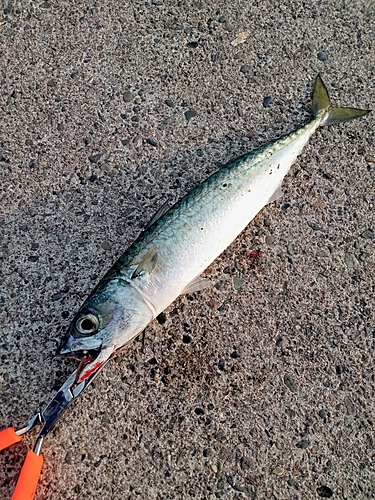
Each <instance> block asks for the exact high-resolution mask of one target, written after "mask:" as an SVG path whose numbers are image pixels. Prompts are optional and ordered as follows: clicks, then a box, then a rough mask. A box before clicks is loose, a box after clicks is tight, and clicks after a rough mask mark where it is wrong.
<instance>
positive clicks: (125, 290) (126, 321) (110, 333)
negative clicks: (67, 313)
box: [58, 279, 153, 382]
mask: <svg viewBox="0 0 375 500" xmlns="http://www.w3.org/2000/svg"><path fill="white" fill-rule="evenodd" d="M152 319H153V314H152V312H151V309H150V308H149V307H148V305H147V303H146V302H145V300H144V299H143V297H142V296H141V295H140V293H139V292H138V291H137V290H136V289H135V288H134V287H133V286H131V284H129V283H127V282H125V281H122V280H119V279H117V280H113V281H110V282H109V283H107V284H106V285H105V286H102V287H100V288H99V289H97V290H96V291H94V293H93V294H92V295H91V296H90V297H89V298H88V299H87V300H86V302H85V303H84V304H83V305H82V307H81V308H80V310H79V311H78V313H77V314H76V315H75V317H74V319H73V321H72V323H71V324H70V326H69V329H68V331H67V333H66V335H65V337H64V339H63V341H62V344H61V346H60V348H59V351H58V354H59V355H64V356H67V357H72V358H75V359H79V360H80V361H81V368H80V373H79V377H78V381H79V382H82V381H83V380H85V379H86V378H87V377H89V376H90V375H91V374H92V373H94V372H95V371H96V370H98V369H99V368H100V367H101V366H102V365H103V363H104V362H105V361H107V359H109V358H110V357H111V356H112V355H113V354H114V353H115V352H116V351H118V350H119V349H121V348H122V347H123V346H124V345H126V344H127V343H128V342H129V341H130V340H132V339H133V338H134V337H135V336H136V335H137V334H138V333H140V332H141V331H142V330H143V329H144V328H145V327H146V326H147V324H148V323H149V322H150V321H151V320H152Z"/></svg>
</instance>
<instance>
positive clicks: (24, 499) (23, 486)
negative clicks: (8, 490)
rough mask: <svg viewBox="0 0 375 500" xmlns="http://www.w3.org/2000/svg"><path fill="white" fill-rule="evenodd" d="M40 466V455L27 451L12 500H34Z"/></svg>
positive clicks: (41, 461)
mask: <svg viewBox="0 0 375 500" xmlns="http://www.w3.org/2000/svg"><path fill="white" fill-rule="evenodd" d="M42 465H43V457H42V455H36V454H35V453H34V452H33V451H32V450H29V451H28V452H27V455H26V460H25V463H24V464H23V467H22V470H21V474H20V477H19V478H18V481H17V485H16V489H15V490H14V493H13V496H12V500H32V499H33V498H34V495H35V490H36V487H37V485H38V481H39V476H40V471H41V470H42Z"/></svg>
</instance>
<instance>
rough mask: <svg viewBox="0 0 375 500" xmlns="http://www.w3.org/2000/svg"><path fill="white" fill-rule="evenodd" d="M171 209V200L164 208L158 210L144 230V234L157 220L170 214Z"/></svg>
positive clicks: (166, 202)
mask: <svg viewBox="0 0 375 500" xmlns="http://www.w3.org/2000/svg"><path fill="white" fill-rule="evenodd" d="M168 209H169V200H167V201H165V202H164V203H163V204H162V206H161V207H160V208H159V209H158V210H157V212H156V213H155V215H153V216H152V218H151V220H150V221H149V222H148V223H147V224H146V227H145V228H144V230H143V232H145V231H147V230H148V229H150V227H151V226H152V224H154V223H155V222H156V221H157V220H159V219H161V218H162V217H163V215H164V214H165V213H166V212H168Z"/></svg>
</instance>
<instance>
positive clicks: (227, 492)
mask: <svg viewBox="0 0 375 500" xmlns="http://www.w3.org/2000/svg"><path fill="white" fill-rule="evenodd" d="M1 18H2V20H1V24H0V26H1V28H0V36H1V40H0V70H1V74H0V80H1V87H0V88H1V104H0V109H1V119H0V196H1V206H0V210H1V217H0V257H1V280H0V324H1V336H0V359H1V364H0V390H1V396H0V398H1V399H0V425H1V428H6V427H7V426H10V425H13V426H16V427H19V426H21V425H24V423H25V421H26V420H27V419H28V418H29V417H30V416H31V415H32V414H33V413H35V412H36V411H38V410H39V409H40V408H41V407H42V405H43V404H44V403H45V402H47V401H48V399H49V398H50V397H51V395H52V394H53V391H54V390H56V389H57V388H58V387H59V386H60V385H61V383H62V382H63V381H64V379H65V378H66V377H67V376H68V375H69V374H70V373H71V372H72V370H73V369H74V368H75V367H76V365H77V363H76V362H74V361H72V360H65V359H62V358H59V357H56V356H55V353H56V348H57V345H58V343H59V341H60V339H61V337H62V336H63V335H64V332H65V331H66V329H67V327H68V325H69V322H70V321H71V319H72V318H73V316H74V314H75V312H76V311H77V309H78V308H79V306H80V304H81V303H82V301H83V300H84V299H85V297H87V295H88V294H89V293H90V291H91V290H92V289H93V287H94V286H95V284H96V283H97V282H98V281H99V280H100V277H101V276H103V274H104V273H105V271H106V270H107V269H109V267H110V266H111V265H112V264H113V263H114V261H115V260H116V258H117V257H119V256H120V255H121V253H122V252H123V251H124V249H125V248H126V247H127V246H128V244H129V243H131V242H132V241H133V240H134V238H136V236H137V235H138V234H139V232H140V230H141V229H142V228H143V227H144V226H145V224H146V223H147V221H148V220H149V219H150V216H151V215H152V214H153V213H154V212H156V211H157V209H158V208H159V207H160V206H161V205H162V204H163V203H164V202H165V201H166V200H168V199H169V200H170V202H173V201H176V200H178V199H179V198H180V197H182V196H183V195H184V194H186V193H187V192H188V191H189V190H190V189H191V188H192V187H193V186H196V185H197V184H198V183H199V182H201V181H202V180H204V179H205V178H206V177H207V176H208V175H209V174H210V173H211V172H213V171H215V170H216V169H217V168H218V167H219V166H220V165H221V164H223V163H225V162H226V161H228V160H229V159H231V158H232V157H234V156H237V155H239V154H241V153H243V152H246V151H249V150H251V149H253V148H255V147H257V146H259V145H261V144H265V143H267V142H268V141H269V140H272V139H274V138H276V137H278V136H280V135H281V134H285V133H288V132H290V131H292V130H293V129H295V128H298V127H300V126H301V125H303V124H304V123H306V121H307V120H308V119H309V105H310V97H311V88H312V84H313V81H314V79H315V77H316V75H317V73H321V75H322V77H323V79H324V81H325V83H326V85H327V87H328V89H329V92H330V96H331V99H332V102H333V103H335V104H340V105H342V106H354V107H361V108H371V107H374V97H375V80H374V75H375V44H374V27H375V13H374V4H373V2H370V1H366V0H362V1H361V0H358V1H356V2H345V1H342V2H336V1H333V0H328V1H327V2H318V1H316V0H315V1H311V2H302V1H301V0H292V1H291V2H282V3H280V2H278V1H270V0H265V1H260V0H259V1H253V2H239V1H233V2H224V1H215V2H214V1H205V2H204V1H199V0H198V1H192V0H179V1H178V0H166V1H162V0H145V1H141V0H129V1H127V2H115V1H108V0H102V1H95V0H92V1H89V0H75V1H58V2H57V1H55V0H50V1H42V2H35V1H30V0H27V1H26V0H25V1H23V0H18V1H17V0H14V1H12V0H9V1H8V2H7V1H5V2H4V1H3V2H2V13H1ZM374 207H375V135H374V115H373V114H370V115H368V116H366V117H365V118H363V119H361V120H356V121H354V122H350V123H346V124H339V125H335V126H330V127H327V128H322V129H319V130H318V132H317V133H316V134H315V136H314V137H313V138H312V139H311V141H310V143H309V145H308V146H307V147H306V148H305V150H304V152H303V154H302V155H301V156H300V157H299V159H298V160H297V162H296V163H295V165H294V166H293V167H292V169H291V172H290V174H289V176H288V177H287V178H286V180H285V183H284V197H283V198H282V199H280V200H278V201H276V202H274V203H272V204H271V205H268V206H267V207H266V208H265V209H264V210H262V211H261V213H260V214H259V215H258V216H257V217H256V218H255V220H254V221H253V222H252V223H251V224H250V225H249V226H248V228H247V229H246V230H245V231H244V232H243V233H242V234H241V235H240V236H239V237H238V238H237V240H236V241H235V242H234V243H233V244H232V245H231V246H230V247H229V248H228V249H227V250H226V251H225V252H224V254H223V255H221V257H220V258H219V259H217V260H216V261H215V262H214V263H213V264H212V265H211V266H210V267H209V269H208V270H207V272H206V273H205V276H206V277H209V278H210V279H211V280H212V281H213V282H214V284H215V286H214V287H212V288H210V289H207V290H204V291H201V292H196V293H194V294H192V295H188V296H184V297H182V298H179V299H177V300H176V301H175V302H174V303H173V304H172V305H171V306H170V307H169V308H168V309H167V310H166V311H165V314H164V315H162V316H161V317H160V318H159V321H154V322H153V323H152V324H151V325H150V326H149V327H148V328H147V329H146V331H145V332H144V335H142V336H141V338H139V339H138V340H137V341H135V342H134V343H133V344H132V345H131V346H129V347H128V348H127V349H126V350H125V351H124V352H123V353H122V354H121V355H119V356H118V357H117V358H116V359H115V360H114V361H112V362H111V363H110V364H109V365H108V366H107V367H106V369H105V371H103V373H102V374H101V375H100V376H99V377H98V379H97V380H96V381H95V382H94V384H93V386H91V387H90V388H88V389H87V391H86V392H85V393H84V394H83V395H82V396H81V397H80V398H79V400H78V401H77V402H76V403H75V405H74V407H72V408H71V409H69V411H68V412H67V413H66V415H65V416H64V418H63V419H62V420H61V422H60V423H59V425H58V426H57V427H56V429H55V430H54V431H53V432H52V434H51V435H50V436H49V437H48V439H47V440H46V443H45V446H44V457H45V464H44V467H43V472H42V476H41V480H40V484H39V486H38V489H37V494H36V499H37V500H42V499H45V500H47V499H48V500H60V499H79V500H83V499H92V500H98V499H100V500H107V499H114V500H123V499H147V500H154V499H155V500H156V499H158V500H159V499H160V500H161V499H168V500H172V499H202V500H203V499H207V500H211V499H215V498H222V499H224V500H227V499H228V500H229V499H242V498H243V499H246V498H248V499H256V500H258V499H259V500H260V499H287V500H294V499H301V500H302V499H305V500H311V499H319V498H337V499H350V500H352V499H369V498H375V465H374V463H375V462H374V459H375V433H374V427H375V414H374V396H375V395H374V347H375V345H374V343H375V317H374V293H375V289H374V288H375V281H374V263H375V261H374V250H375V248H374V246H375V217H374ZM35 436H36V433H35V432H34V433H32V435H31V436H28V437H27V438H25V440H24V442H22V443H20V444H17V445H14V446H12V447H11V448H9V449H7V450H5V451H3V452H1V454H0V464H1V465H0V498H1V499H4V500H7V499H10V497H11V494H12V491H13V489H14V485H15V482H16V479H17V476H18V474H19V471H20V469H21V465H22V462H23V459H24V456H25V454H26V450H27V449H28V447H30V446H32V445H33V441H34V439H35Z"/></svg>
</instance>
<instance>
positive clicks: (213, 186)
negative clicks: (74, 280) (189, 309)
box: [58, 75, 370, 382]
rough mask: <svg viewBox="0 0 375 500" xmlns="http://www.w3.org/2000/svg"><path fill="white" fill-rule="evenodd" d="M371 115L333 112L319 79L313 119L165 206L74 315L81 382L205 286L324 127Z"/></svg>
mask: <svg viewBox="0 0 375 500" xmlns="http://www.w3.org/2000/svg"><path fill="white" fill-rule="evenodd" d="M369 111H370V110H363V109H356V108H341V107H332V106H331V102H330V98H329V96H328V92H327V89H326V87H325V85H324V83H323V81H322V79H321V77H320V75H318V76H317V77H316V80H315V84H314V88H313V97H312V115H313V117H312V119H311V120H310V121H309V122H308V123H307V124H306V125H304V126H303V127H301V128H299V129H298V130H296V131H294V132H291V133H290V134H288V135H286V136H283V137H281V138H279V139H276V140H274V141H272V142H270V143H268V144H266V145H264V146H262V147H260V148H259V149H256V150H254V151H252V152H250V153H247V154H244V155H243V156H240V157H238V158H235V159H233V160H231V161H230V162H229V163H227V164H226V165H224V166H223V167H221V168H220V169H219V170H218V171H217V172H215V173H214V174H212V175H211V176H210V177H208V179H206V180H205V181H203V182H202V183H201V184H199V185H198V186H197V187H196V188H194V189H193V190H192V191H190V192H189V193H188V194H187V195H186V196H185V197H184V198H182V199H181V200H180V201H178V202H177V203H176V204H175V205H174V206H172V207H171V208H170V209H168V207H162V209H161V210H160V211H159V213H157V214H156V216H155V217H153V218H152V219H151V221H150V223H149V224H148V225H147V227H146V228H145V229H144V230H143V232H142V233H141V234H140V235H139V237H138V238H137V239H136V240H135V241H134V242H133V244H132V245H131V246H130V247H128V249H127V250H126V251H125V253H124V254H123V255H122V256H121V257H120V258H119V259H118V260H117V262H116V263H115V264H114V265H113V267H112V268H111V269H110V270H109V271H108V272H107V274H106V275H105V276H104V277H103V278H102V280H101V281H100V282H99V284H98V285H97V286H96V288H95V289H94V290H93V292H92V293H91V295H90V296H89V297H88V298H87V299H86V300H85V302H84V303H83V305H82V306H81V308H80V309H79V311H78V312H77V314H76V315H75V317H74V319H73V321H72V323H71V325H70V327H69V329H68V331H67V333H66V335H65V337H64V339H63V341H62V344H61V345H60V348H59V351H58V353H59V354H60V355H64V356H71V357H75V358H77V359H80V360H81V369H80V371H79V376H78V381H79V382H81V381H83V380H85V379H86V378H87V377H89V376H90V375H91V374H92V373H94V372H95V371H97V370H98V369H99V368H100V367H101V366H102V365H103V363H105V362H107V361H108V359H109V358H110V357H112V356H113V355H114V354H115V353H117V352H118V351H119V350H121V349H122V348H123V347H124V346H126V345H127V344H128V343H129V342H130V341H131V340H132V339H134V338H135V337H136V336H137V335H138V334H140V333H141V332H142V331H143V330H144V329H145V328H146V326H147V325H148V324H149V323H150V322H151V321H152V320H153V319H154V318H156V317H157V316H158V315H159V314H160V313H161V312H162V311H163V310H164V309H166V308H167V307H168V306H169V305H170V304H171V303H172V302H173V301H174V300H175V299H176V298H177V297H178V296H179V295H181V294H184V293H189V292H192V291H197V290H199V289H201V288H204V286H206V281H207V280H204V279H202V278H200V276H201V274H202V273H203V271H204V270H205V269H206V268H207V267H208V266H209V265H210V264H211V263H212V262H213V261H214V260H215V259H216V258H217V257H218V256H219V255H220V254H221V253H222V252H223V251H224V250H225V249H226V248H227V247H228V246H229V245H230V244H231V243H232V242H233V241H234V239H235V238H236V237H237V236H238V235H239V234H240V233H241V232H242V231H243V230H244V229H245V228H246V226H247V225H248V224H249V223H250V221H251V220H252V219H253V218H254V217H255V216H256V215H257V214H258V212H259V211H260V210H261V209H262V208H263V207H264V206H265V205H267V204H268V203H271V202H273V201H274V200H276V199H278V198H280V197H281V196H282V190H281V185H282V182H283V179H284V177H285V175H286V174H287V173H288V171H289V169H290V167H291V166H292V164H293V163H294V161H295V160H296V158H297V156H298V155H299V154H300V153H301V151H302V149H303V148H304V146H305V145H306V143H307V142H308V140H309V139H310V137H311V136H312V134H313V133H314V132H315V131H316V130H317V129H318V128H319V127H321V126H326V125H331V124H335V123H339V122H345V121H349V120H353V119H355V118H359V117H361V116H364V115H366V114H367V113H369Z"/></svg>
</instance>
